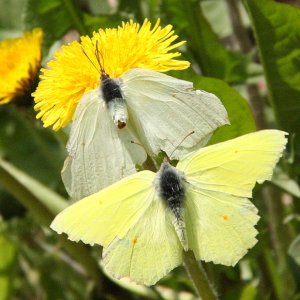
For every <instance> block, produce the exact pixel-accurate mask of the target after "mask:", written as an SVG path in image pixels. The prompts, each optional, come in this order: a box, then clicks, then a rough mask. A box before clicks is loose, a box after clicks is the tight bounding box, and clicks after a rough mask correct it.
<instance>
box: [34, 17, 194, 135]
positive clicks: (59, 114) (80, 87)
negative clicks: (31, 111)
mask: <svg viewBox="0 0 300 300" xmlns="http://www.w3.org/2000/svg"><path fill="white" fill-rule="evenodd" d="M159 24H160V20H157V22H156V24H155V25H154V27H153V28H152V29H151V23H150V22H149V21H148V20H147V19H145V21H144V23H143V25H142V26H140V25H139V24H137V23H134V22H133V21H132V20H131V21H129V22H127V23H124V22H123V23H122V26H119V27H118V28H109V29H105V30H103V29H100V30H99V31H98V32H94V34H93V37H92V38H90V37H88V36H83V37H81V43H78V42H77V41H74V42H72V43H70V44H68V45H67V46H63V49H62V51H57V52H56V53H55V54H54V59H53V60H51V61H50V62H49V63H48V65H47V67H48V68H47V69H42V72H43V74H42V75H41V76H40V78H41V79H42V80H41V81H40V83H39V85H38V88H37V90H36V92H35V93H33V96H34V98H35V99H34V100H35V102H36V105H35V110H37V111H40V112H39V113H38V115H37V118H41V119H42V121H43V122H44V126H45V127H47V126H50V125H53V129H54V130H59V129H60V128H62V127H64V126H66V125H67V124H68V123H69V121H70V120H71V119H72V117H73V114H74V111H75V109H76V106H77V104H78V102H79V100H80V98H81V97H82V95H83V94H84V93H86V92H87V91H89V90H92V89H95V88H97V87H99V85H100V79H99V78H100V74H99V72H97V70H96V69H95V68H94V66H93V65H92V64H91V62H90V61H89V60H88V59H87V58H86V56H85V55H84V53H83V51H82V48H81V47H83V48H84V50H85V52H86V53H87V55H88V56H89V58H90V59H91V60H92V61H93V63H94V64H95V66H98V62H97V60H96V56H95V44H96V41H98V47H99V51H100V53H101V55H102V57H103V62H104V68H105V71H106V73H107V74H108V75H109V76H110V77H112V78H118V77H119V76H121V75H122V74H123V73H125V72H126V71H128V70H129V69H132V68H145V69H151V70H156V71H160V72H165V71H169V70H182V69H186V68H188V67H189V65H190V63H189V62H187V61H179V60H177V59H175V58H177V57H178V56H180V55H181V54H180V53H179V52H169V51H171V50H173V49H174V48H177V47H179V46H180V45H182V44H183V43H185V42H184V41H182V42H177V43H175V44H172V43H173V42H174V41H175V40H176V39H177V37H178V36H177V35H174V31H173V30H172V26H171V25H167V26H166V27H164V28H162V27H161V26H159Z"/></svg>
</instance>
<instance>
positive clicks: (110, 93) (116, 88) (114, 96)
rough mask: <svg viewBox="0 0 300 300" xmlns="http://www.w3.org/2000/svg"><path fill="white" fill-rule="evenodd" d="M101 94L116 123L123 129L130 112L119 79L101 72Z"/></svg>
mask: <svg viewBox="0 0 300 300" xmlns="http://www.w3.org/2000/svg"><path fill="white" fill-rule="evenodd" d="M100 80H101V87H100V91H101V95H102V97H103V100H104V102H105V104H106V106H107V108H108V110H109V112H110V114H111V117H112V119H113V121H114V123H115V125H116V126H117V127H118V128H119V129H122V128H124V127H125V126H126V123H127V120H128V112H127V107H126V102H125V100H124V98H123V95H122V91H121V88H120V84H119V81H118V80H116V79H112V78H110V77H109V75H107V74H106V73H105V72H102V73H101V76H100Z"/></svg>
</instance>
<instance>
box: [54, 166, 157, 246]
mask: <svg viewBox="0 0 300 300" xmlns="http://www.w3.org/2000/svg"><path fill="white" fill-rule="evenodd" d="M154 177H155V173H153V172H151V171H142V172H139V173H135V174H133V175H131V176H128V177H126V178H124V179H122V180H120V181H118V182H116V183H115V184H113V185H111V186H109V187H107V188H105V189H103V190H101V191H100V192H98V193H96V194H93V195H91V196H89V197H87V198H84V199H82V200H80V201H78V202H76V203H74V204H73V205H71V206H69V207H67V208H66V209H64V210H63V211H62V212H61V213H59V214H58V215H57V216H56V218H55V219H54V221H53V222H52V224H51V226H50V227H51V228H52V229H53V230H55V231H56V232H58V233H63V232H64V233H66V234H67V235H68V238H69V239H70V240H72V241H79V240H81V241H83V242H84V243H87V244H91V245H93V244H100V245H102V246H108V245H109V244H110V243H111V242H112V241H113V240H114V239H115V238H116V237H118V238H120V239H122V238H123V237H124V235H125V234H127V232H128V230H129V229H131V228H132V227H133V226H135V224H136V222H137V221H138V220H139V219H140V218H141V216H142V215H143V214H144V213H145V211H146V210H147V209H148V207H149V206H150V205H151V202H152V200H153V189H154V187H153V181H154Z"/></svg>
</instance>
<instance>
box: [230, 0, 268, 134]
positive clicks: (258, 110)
mask: <svg viewBox="0 0 300 300" xmlns="http://www.w3.org/2000/svg"><path fill="white" fill-rule="evenodd" d="M226 1H227V6H228V10H229V14H230V20H231V25H232V29H233V32H234V35H235V37H236V39H237V42H238V44H239V47H240V49H241V51H242V53H244V54H247V53H249V52H250V51H251V50H252V44H251V41H250V38H249V36H248V33H247V31H246V29H245V27H244V25H243V22H242V19H241V15H240V11H239V8H238V1H237V0H226ZM246 88H247V92H248V95H249V100H250V105H251V108H252V112H253V115H254V119H255V122H256V126H257V129H264V128H266V121H265V116H264V103H263V101H262V98H261V97H260V94H259V91H258V87H257V85H256V84H248V85H247V86H246Z"/></svg>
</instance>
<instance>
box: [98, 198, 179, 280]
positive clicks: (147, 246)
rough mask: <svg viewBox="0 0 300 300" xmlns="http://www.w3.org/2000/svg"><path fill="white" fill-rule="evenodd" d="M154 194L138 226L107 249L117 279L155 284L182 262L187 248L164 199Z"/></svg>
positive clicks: (107, 265) (106, 258)
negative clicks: (173, 223) (179, 237)
mask: <svg viewBox="0 0 300 300" xmlns="http://www.w3.org/2000/svg"><path fill="white" fill-rule="evenodd" d="M153 197H154V198H153V201H152V203H151V205H150V206H149V208H148V209H147V210H146V211H145V212H144V214H143V215H142V216H141V218H140V220H139V221H138V222H137V223H136V224H135V226H133V227H132V228H131V229H130V230H129V231H128V233H127V234H126V235H125V236H124V237H123V238H121V239H120V238H116V239H115V240H114V241H113V242H112V243H111V244H110V245H109V246H108V247H107V248H105V249H104V252H103V265H104V267H105V269H106V271H107V272H108V273H110V274H111V275H113V276H114V277H116V278H123V277H129V278H130V279H131V280H132V281H134V282H136V283H139V284H146V285H153V284H155V283H156V282H157V281H158V280H159V279H160V278H162V277H163V276H165V275H166V274H167V273H168V272H170V271H171V270H172V269H174V268H175V267H177V266H178V265H180V264H181V263H182V253H183V249H182V246H181V244H180V242H179V239H178V237H177V235H176V232H175V229H174V226H173V225H172V221H171V217H170V215H169V212H168V211H167V209H166V206H165V205H164V203H163V202H162V201H161V199H159V198H157V196H155V194H153Z"/></svg>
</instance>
